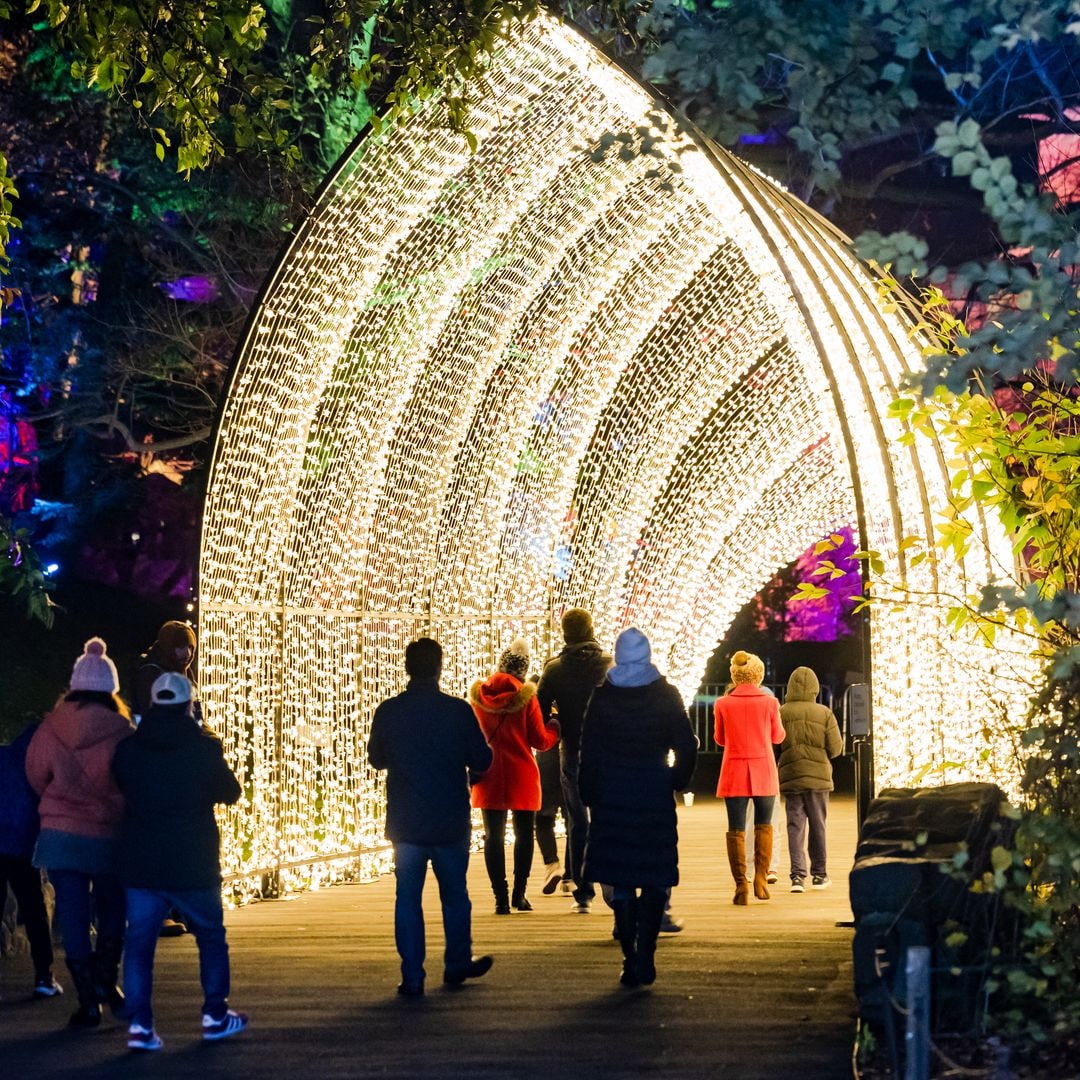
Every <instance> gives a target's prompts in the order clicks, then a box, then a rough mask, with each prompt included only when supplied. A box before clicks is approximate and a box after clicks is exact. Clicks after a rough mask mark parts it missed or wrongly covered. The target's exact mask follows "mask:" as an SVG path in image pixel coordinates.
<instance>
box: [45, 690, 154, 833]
mask: <svg viewBox="0 0 1080 1080" xmlns="http://www.w3.org/2000/svg"><path fill="white" fill-rule="evenodd" d="M132 730H133V728H132V724H131V721H130V720H129V719H128V718H127V717H126V716H123V715H121V714H120V713H118V712H114V711H113V710H112V709H110V708H109V707H108V706H107V705H102V704H99V703H98V702H93V701H61V702H60V703H59V704H58V705H57V706H56V708H55V709H53V711H52V712H51V713H49V715H48V716H46V717H45V719H44V720H43V721H42V722H41V726H40V727H39V728H38V729H37V731H35V732H34V737H33V738H32V739H31V740H30V746H29V747H28V748H27V751H26V778H27V780H29V781H30V786H31V787H32V788H33V789H34V790H35V791H36V792H37V793H38V795H39V796H40V802H39V803H38V814H39V816H40V818H41V827H42V829H53V830H55V831H57V832H62V833H72V834H74V835H75V836H90V837H95V838H98V839H111V838H112V837H114V836H116V833H117V831H118V830H119V827H120V819H121V817H122V815H123V812H124V800H123V797H122V796H121V794H120V791H119V789H118V788H117V786H116V784H115V782H114V781H113V777H112V772H111V770H110V766H111V765H112V758H113V751H114V750H115V749H116V746H117V743H119V742H120V741H121V740H122V739H124V738H126V737H127V736H128V735H130V734H131V732H132Z"/></svg>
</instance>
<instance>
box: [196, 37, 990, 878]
mask: <svg viewBox="0 0 1080 1080" xmlns="http://www.w3.org/2000/svg"><path fill="white" fill-rule="evenodd" d="M487 83H488V85H487V87H486V88H485V92H484V93H482V94H479V95H478V97H477V100H478V104H477V106H476V110H475V112H474V115H473V118H472V128H473V130H474V132H475V133H476V135H477V137H478V140H479V148H478V150H477V151H476V152H475V153H470V152H469V151H468V150H467V149H466V147H465V146H464V143H463V141H462V140H461V139H460V138H459V137H458V136H455V135H453V134H451V133H449V132H447V131H445V130H443V129H442V128H441V127H440V123H439V118H438V115H437V112H436V111H435V110H426V111H421V112H419V113H418V114H417V115H416V116H415V117H413V118H412V119H411V120H410V121H409V122H408V123H407V124H405V125H403V126H402V127H399V128H395V129H392V130H387V131H385V132H384V133H382V134H380V135H379V136H371V137H369V138H368V139H366V140H365V141H364V142H363V143H361V144H360V145H359V146H358V147H357V148H356V149H355V150H353V151H352V152H351V153H350V154H349V155H347V157H346V160H345V161H343V163H342V164H341V166H340V167H339V170H338V172H337V174H336V175H335V176H334V177H333V178H332V180H331V183H330V184H329V185H328V187H327V189H326V191H325V193H324V195H323V197H322V199H321V201H320V202H319V204H318V206H317V207H316V208H315V210H314V211H313V212H312V214H311V215H310V217H309V219H308V220H307V221H306V223H305V224H304V226H303V228H302V229H301V230H300V231H299V233H298V234H297V236H296V238H295V240H294V242H293V245H292V247H291V249H290V251H289V252H288V254H287V256H286V257H285V259H284V260H283V262H282V264H281V266H280V267H279V269H278V271H277V273H276V275H275V277H274V278H273V280H272V281H271V282H270V283H269V285H268V287H267V290H266V293H265V297H264V299H263V301H262V305H261V307H260V309H259V311H258V313H257V317H256V318H255V320H254V322H253V325H252V327H251V329H250V332H249V335H248V338H247V340H246V341H245V343H244V347H243V351H242V358H241V362H240V364H239V366H238V370H237V374H236V377H235V382H234V385H233V387H232V390H231V392H230V395H229V400H228V402H227V403H226V407H225V410H224V413H223V418H222V423H221V426H220V431H219V435H218V440H217V445H216V449H215V456H214V462H213V468H212V477H211V483H210V488H209V495H208V500H207V507H206V514H205V524H204V536H203V551H202V565H201V584H200V590H201V596H200V631H201V642H202V645H201V651H202V668H201V672H202V680H203V682H202V691H203V694H204V699H205V708H206V712H207V715H208V717H209V720H210V722H211V723H212V724H213V725H214V727H215V728H216V729H217V730H218V731H219V732H220V733H221V734H222V737H223V739H224V741H225V746H226V750H227V753H228V756H229V759H230V761H231V763H232V764H233V765H234V766H235V767H236V768H237V771H238V773H239V774H240V776H241V778H242V780H243V785H244V796H243V799H242V800H241V802H240V803H239V804H238V805H237V807H235V808H233V809H231V810H229V811H227V812H225V814H224V815H223V818H222V823H223V837H224V842H223V860H224V866H225V872H226V873H227V874H228V875H229V876H230V879H231V881H232V887H233V889H234V892H235V895H236V896H237V897H239V898H243V897H244V896H245V895H251V894H255V893H258V892H262V891H265V890H266V889H267V888H268V887H271V886H270V884H268V883H272V884H273V885H274V886H276V887H278V888H280V889H282V890H284V891H294V890H297V889H301V888H310V887H317V886H319V885H321V884H324V883H327V882H331V881H334V880H338V879H341V878H345V877H351V878H355V877H357V876H364V875H374V874H376V873H378V872H380V870H381V869H383V868H384V867H385V865H386V853H385V849H384V845H383V844H382V840H381V822H382V817H383V812H384V803H383V800H384V792H383V787H382V784H381V781H380V779H379V777H377V776H376V775H374V774H373V773H371V772H370V770H369V769H368V768H367V767H366V763H365V744H366V738H367V732H368V729H369V724H370V718H371V714H372V712H373V710H374V707H375V705H376V704H377V703H378V702H379V701H380V700H381V699H382V698H384V697H386V696H387V695H389V694H392V693H395V692H397V691H398V690H399V689H400V688H401V687H402V685H403V681H404V673H403V669H402V654H403V651H404V647H405V645H406V643H407V642H408V641H409V640H410V639H412V638H414V637H415V636H417V635H419V634H423V633H431V634H434V635H435V636H437V637H438V638H439V639H440V640H441V641H442V643H443V646H444V648H445V650H446V667H445V672H444V686H445V687H446V688H447V689H448V690H450V691H451V692H458V693H460V692H464V690H465V688H466V687H467V686H468V684H469V683H470V682H471V681H472V680H473V679H474V678H476V677H477V676H479V675H482V674H484V673H486V672H487V671H489V670H490V669H491V666H492V664H493V662H494V659H495V657H496V656H497V654H498V652H499V650H500V649H501V648H502V647H504V646H505V645H506V644H507V643H508V642H509V641H510V640H511V639H512V638H513V637H515V636H519V635H524V636H525V637H526V638H527V639H528V640H529V641H530V643H531V645H532V649H533V653H534V656H535V657H537V658H538V660H539V659H541V658H543V657H544V656H545V655H548V654H550V652H551V651H552V650H553V649H555V648H556V647H557V644H558V642H557V635H555V634H553V631H552V627H553V626H557V624H558V615H559V613H560V612H561V611H562V610H563V609H564V608H565V607H567V606H570V605H582V606H585V607H588V608H590V609H591V610H593V612H594V614H595V620H596V625H597V629H598V632H599V635H600V638H601V640H602V641H604V642H605V643H607V644H610V643H611V642H612V641H613V639H614V637H615V635H616V634H617V632H618V631H619V630H620V629H622V628H623V627H624V626H627V625H630V624H636V625H639V626H642V627H643V628H644V629H646V631H647V632H648V633H649V635H650V637H651V639H652V642H653V647H654V655H655V657H656V658H657V661H658V663H659V665H660V667H661V668H662V669H664V670H666V672H667V673H668V674H669V677H670V678H671V679H672V681H673V682H675V683H676V685H677V686H678V687H679V688H680V690H681V691H682V693H683V694H684V696H687V697H688V696H689V695H692V694H693V693H694V691H695V689H696V687H697V685H698V683H699V682H700V680H701V676H702V673H703V671H704V667H705V662H706V660H707V658H708V657H709V655H710V654H711V652H712V650H713V649H714V647H715V644H716V642H717V640H718V639H719V638H720V637H721V636H722V635H723V633H724V631H725V630H726V628H727V626H728V625H729V623H730V621H731V619H732V618H733V617H734V615H735V613H736V612H737V611H738V609H739V608H740V607H741V606H742V604H743V603H745V601H746V600H747V599H748V598H750V597H751V596H753V595H754V593H755V592H756V591H757V590H758V589H759V588H760V587H761V585H762V584H764V583H765V582H766V581H768V580H769V578H770V577H771V576H772V575H773V574H774V573H775V572H776V570H777V569H778V568H780V567H782V566H784V565H786V564H787V563H788V562H790V561H791V560H792V559H794V558H795V557H796V556H798V555H799V554H800V553H801V552H802V551H803V550H804V549H805V548H806V547H807V545H808V544H810V543H813V542H814V541H815V540H817V539H819V538H820V537H821V536H823V535H827V534H828V533H829V532H830V531H831V530H834V529H836V528H838V527H840V526H843V525H846V524H851V523H855V522H857V521H861V523H862V525H863V528H864V530H865V538H866V540H867V541H868V542H869V543H870V544H871V545H872V546H874V547H875V548H876V549H878V550H880V551H881V553H882V557H883V560H884V561H885V564H886V567H887V573H888V575H889V576H891V578H892V579H894V580H897V581H901V580H903V579H904V574H905V573H906V575H907V576H906V582H907V586H908V587H910V588H912V589H915V590H926V589H929V588H930V586H932V585H934V584H938V585H940V584H941V582H940V581H938V582H936V583H935V582H934V581H932V580H931V579H930V577H929V575H930V573H931V571H930V570H929V569H928V568H927V567H926V565H925V564H924V565H923V566H922V567H918V568H913V567H910V566H905V565H903V559H904V556H903V553H902V551H901V547H900V541H901V538H902V537H903V536H905V535H907V534H910V533H919V534H923V535H925V533H926V530H927V528H928V523H929V522H930V521H931V517H930V515H931V514H932V511H933V510H934V509H935V508H937V507H940V506H941V505H942V504H943V501H944V498H945V493H946V490H947V485H946V478H945V474H944V471H943V468H942V464H941V461H940V458H939V456H938V454H937V450H936V448H935V447H933V446H931V445H929V444H927V445H926V446H924V447H919V446H916V447H915V448H909V447H907V446H903V445H901V444H900V443H899V442H898V437H899V436H900V434H901V431H900V429H899V427H898V423H897V422H896V421H894V420H890V419H889V418H888V417H887V416H886V408H887V405H888V402H889V399H890V397H891V394H892V393H893V391H894V389H895V387H896V386H897V383H898V380H899V378H900V377H901V375H902V374H903V373H904V371H905V370H907V369H909V368H911V367H913V366H914V365H915V364H916V363H917V361H918V356H917V352H916V350H915V349H914V348H913V347H912V346H911V344H910V343H909V342H908V340H907V338H906V331H905V328H904V326H903V325H902V324H901V323H900V322H899V321H898V320H896V319H895V318H894V317H891V316H890V317H885V316H883V315H882V314H881V313H879V312H878V311H877V310H876V307H875V304H876V298H875V294H874V288H873V284H872V282H871V281H869V279H868V278H867V277H866V276H865V274H864V273H863V271H862V270H861V269H860V268H859V267H858V266H857V265H856V264H855V263H854V261H853V260H852V259H851V257H850V256H849V255H848V253H847V251H846V250H845V248H844V247H843V245H842V244H841V243H840V242H839V241H838V240H837V238H836V237H835V236H834V235H832V234H831V233H830V232H829V231H828V229H827V228H826V227H825V226H824V225H823V224H822V223H821V222H819V221H817V220H816V219H815V218H814V217H813V216H812V215H811V214H809V212H806V211H805V210H800V209H798V207H796V206H795V204H794V203H793V202H792V201H791V200H790V199H789V198H788V197H787V196H786V194H785V193H783V192H781V191H780V190H779V189H777V188H776V187H775V186H774V185H772V184H771V183H770V182H769V181H767V180H766V179H764V178H762V177H760V176H758V175H757V174H755V173H753V172H752V171H751V170H749V169H747V168H746V167H745V166H743V165H741V164H739V163H737V162H735V161H734V160H733V159H731V158H730V157H728V156H727V155H725V154H723V153H722V152H720V151H714V150H712V149H711V148H708V147H705V146H704V145H702V144H699V143H697V142H695V141H694V140H693V139H692V138H691V137H689V136H688V135H687V134H685V133H682V132H680V131H679V130H678V129H677V127H676V125H675V124H674V123H673V122H672V121H671V120H670V119H669V118H667V117H665V116H664V115H661V114H659V113H658V112H657V110H656V105H655V103H654V102H653V101H652V100H651V99H650V97H649V96H648V94H647V93H646V92H645V91H644V90H642V89H641V88H640V87H638V86H637V85H636V84H635V83H633V82H632V80H630V79H629V78H627V77H626V76H625V75H623V74H622V73H621V72H620V71H618V69H616V68H615V67H614V66H613V65H611V64H610V63H609V62H608V61H606V60H605V59H603V57H601V56H600V55H599V54H598V53H596V52H595V51H594V50H593V49H592V48H591V46H589V45H588V44H587V43H586V42H585V41H584V40H583V39H581V38H579V37H578V36H577V35H576V34H575V33H574V31H573V30H571V29H569V28H567V27H565V26H563V25H561V24H559V23H557V22H555V21H553V20H550V19H546V18H544V19H540V20H538V21H537V22H536V23H534V24H533V25H532V26H531V27H530V28H529V29H528V30H526V31H525V32H524V33H523V35H522V36H521V38H520V39H519V40H516V41H515V42H514V43H513V44H511V45H509V46H508V47H507V49H506V52H505V55H504V56H503V57H502V59H501V61H500V62H499V63H497V64H495V65H493V67H492V69H491V71H490V73H489V75H488V76H487ZM853 474H854V476H856V477H857V481H856V480H854V479H853ZM987 543H988V544H990V545H991V546H992V547H993V548H994V549H995V551H996V552H997V553H998V554H999V555H1000V554H1001V553H1002V552H1007V544H1006V543H1005V538H1004V537H999V536H989V537H988V538H987ZM1005 558H1006V559H1007V555H1006V556H1005ZM981 572H982V575H983V576H982V580H985V567H983V568H982V571H981ZM956 573H957V575H958V579H957V581H956V582H954V583H950V584H954V585H955V586H956V587H957V588H963V589H965V591H966V590H967V589H968V588H969V584H970V583H969V582H966V581H964V580H962V571H961V570H957V571H956ZM969 573H970V574H971V576H972V580H976V579H978V578H979V573H980V571H979V569H978V568H975V567H972V568H969ZM979 666H980V665H979V658H978V657H977V656H976V654H975V653H974V652H972V651H971V647H970V646H969V645H968V644H967V643H965V642H962V641H957V640H953V639H951V637H949V636H948V635H947V633H946V630H945V627H944V613H943V611H942V610H941V609H939V608H935V607H929V608H912V607H910V606H908V607H903V608H902V610H900V611H898V612H897V613H895V614H893V613H889V614H888V615H884V614H883V615H881V616H880V617H878V618H877V620H876V622H875V625H874V628H873V670H872V679H873V693H874V710H875V724H876V732H877V739H876V753H877V756H876V763H877V769H878V775H879V778H880V779H881V781H882V782H884V783H894V782H903V781H906V780H910V779H911V778H912V777H913V776H914V775H915V774H916V773H917V771H918V770H919V769H920V768H921V767H922V766H923V765H924V764H926V763H930V764H931V765H933V766H936V767H937V768H938V770H939V771H940V769H941V766H942V765H943V763H945V762H947V761H949V760H952V759H954V758H955V759H956V760H959V761H965V762H969V761H970V760H971V759H972V755H971V754H970V752H969V753H963V754H961V753H960V751H961V749H963V748H968V749H969V748H970V745H971V740H972V739H973V738H975V737H976V736H977V733H978V732H979V730H980V728H981V725H982V720H981V719H980V717H981V716H982V715H983V713H984V712H985V700H983V696H982V693H983V691H984V690H985V689H986V684H987V678H986V676H985V674H982V675H980V673H979ZM983 666H984V667H985V664H984V665H983ZM999 691H1000V693H1008V688H1007V686H1004V685H1003V687H999V688H997V690H996V691H995V692H999ZM1007 764H1008V762H1007V755H1006V754H1004V753H1003V752H1002V753H999V751H998V749H997V748H993V749H992V752H991V753H990V754H989V755H988V756H987V759H986V761H984V762H982V763H981V764H980V765H979V766H978V767H976V768H973V769H969V770H968V772H969V773H970V775H972V776H974V775H976V774H978V775H980V776H993V775H1004V772H1003V770H1005V768H1006V767H1007ZM962 772H963V770H960V771H958V772H956V778H961V773H962ZM965 775H966V774H965ZM949 778H951V777H949Z"/></svg>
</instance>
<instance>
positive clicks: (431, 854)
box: [368, 638, 492, 997]
mask: <svg viewBox="0 0 1080 1080" xmlns="http://www.w3.org/2000/svg"><path fill="white" fill-rule="evenodd" d="M405 671H406V674H407V675H408V676H409V682H408V685H407V686H406V688H405V690H404V691H403V692H402V693H400V694H398V695H397V696H396V697H392V698H389V699H387V700H386V701H384V702H383V703H382V704H381V705H379V707H378V708H377V709H376V710H375V716H374V717H373V719H372V722H371V738H370V740H369V741H368V760H369V761H370V762H371V766H372V768H374V769H386V771H387V777H386V837H387V839H388V840H390V841H392V842H393V845H394V874H395V876H396V878H397V897H396V901H395V904H394V938H395V941H396V943H397V950H398V953H399V955H400V956H401V985H400V986H398V993H399V994H402V995H404V996H405V997H419V996H420V995H421V994H423V992H424V975H425V972H424V956H425V942H424V912H423V907H422V900H423V892H424V878H425V877H426V876H427V867H428V863H429V862H430V863H431V866H432V869H433V870H434V871H435V877H436V878H437V879H438V882H439V898H440V900H441V901H442V914H443V929H444V931H445V934H446V954H445V964H444V975H443V981H444V982H445V983H446V984H447V985H448V986H459V985H460V984H461V983H463V982H464V981H465V980H466V979H475V978H478V977H479V976H481V975H484V974H485V973H486V972H487V971H489V970H490V968H491V964H492V959H491V957H490V956H481V957H476V958H474V957H473V955H472V903H471V901H470V900H469V891H468V889H467V887H466V884H465V872H466V870H467V869H468V865H469V841H470V839H471V824H470V807H469V779H468V776H469V772H470V771H472V772H480V773H482V772H485V771H486V770H487V769H488V768H490V766H491V760H492V757H491V750H490V748H489V747H488V745H487V743H486V742H485V741H484V735H483V732H482V731H481V730H480V725H479V724H478V723H477V720H476V716H475V715H474V713H473V711H472V709H471V708H470V707H469V705H468V704H467V703H466V702H465V700H464V699H463V698H455V697H451V696H450V695H449V694H444V693H443V692H442V691H441V690H440V689H439V678H440V676H441V675H442V646H440V645H439V643H438V642H437V641H434V640H433V639H432V638H419V639H417V640H416V641H412V642H410V643H409V644H408V645H407V646H406V648H405Z"/></svg>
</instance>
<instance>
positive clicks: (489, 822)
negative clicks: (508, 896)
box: [480, 810, 536, 894]
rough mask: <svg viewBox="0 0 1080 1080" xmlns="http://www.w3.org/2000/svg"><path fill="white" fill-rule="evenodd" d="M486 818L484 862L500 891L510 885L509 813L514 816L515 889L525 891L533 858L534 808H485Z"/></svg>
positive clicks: (489, 875) (494, 885)
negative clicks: (507, 827)
mask: <svg viewBox="0 0 1080 1080" xmlns="http://www.w3.org/2000/svg"><path fill="white" fill-rule="evenodd" d="M480 813H481V815H482V816H483V818H484V865H485V866H486V867H487V872H488V878H489V879H490V880H491V887H492V888H493V889H494V890H495V892H496V894H498V892H499V890H500V888H502V887H504V886H505V885H506V815H507V813H510V814H513V817H514V892H515V893H518V892H522V893H523V892H524V891H525V883H526V882H527V881H528V880H529V871H530V870H531V869H532V857H533V822H534V820H535V818H536V812H535V811H533V810H510V811H507V810H481V811H480Z"/></svg>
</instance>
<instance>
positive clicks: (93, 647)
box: [71, 637, 120, 694]
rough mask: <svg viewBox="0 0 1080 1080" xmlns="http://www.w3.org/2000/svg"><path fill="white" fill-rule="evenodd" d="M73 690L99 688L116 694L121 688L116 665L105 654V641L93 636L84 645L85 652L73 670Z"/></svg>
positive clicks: (102, 691) (107, 692)
mask: <svg viewBox="0 0 1080 1080" xmlns="http://www.w3.org/2000/svg"><path fill="white" fill-rule="evenodd" d="M71 689H72V690H98V691H100V692H101V693H104V694H115V693H116V692H117V691H118V690H119V689H120V680H119V679H118V678H117V676H116V665H115V664H114V663H113V662H112V661H111V660H110V659H109V658H108V657H107V656H106V655H105V642H104V641H102V640H101V638H99V637H92V638H91V639H90V640H89V641H88V642H87V643H86V644H85V645H84V646H83V654H82V656H80V657H79V659H78V660H76V661H75V667H74V668H72V670H71Z"/></svg>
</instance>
